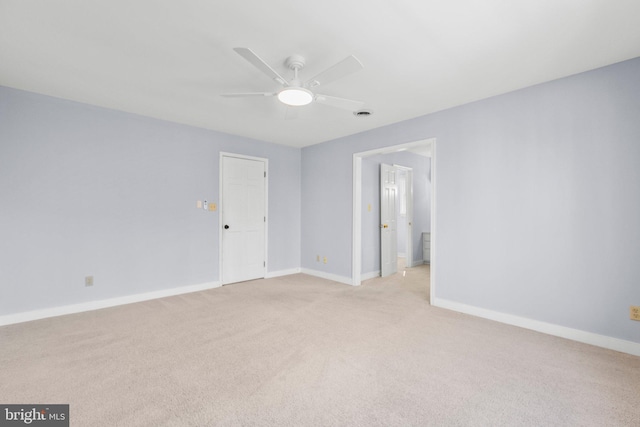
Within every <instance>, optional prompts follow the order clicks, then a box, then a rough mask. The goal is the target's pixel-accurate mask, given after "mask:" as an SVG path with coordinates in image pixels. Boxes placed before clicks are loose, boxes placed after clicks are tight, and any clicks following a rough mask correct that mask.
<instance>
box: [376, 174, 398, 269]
mask: <svg viewBox="0 0 640 427" xmlns="http://www.w3.org/2000/svg"><path fill="white" fill-rule="evenodd" d="M396 175H397V170H396V168H395V167H393V166H391V165H386V164H384V163H381V164H380V275H381V276H382V277H385V276H389V275H391V274H394V273H396V272H397V271H398V229H397V220H396V203H397V202H398V184H397V183H396Z"/></svg>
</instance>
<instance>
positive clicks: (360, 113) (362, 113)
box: [353, 110, 373, 117]
mask: <svg viewBox="0 0 640 427" xmlns="http://www.w3.org/2000/svg"><path fill="white" fill-rule="evenodd" d="M372 114H373V111H371V110H358V111H354V112H353V115H354V116H356V117H369V116H370V115H372Z"/></svg>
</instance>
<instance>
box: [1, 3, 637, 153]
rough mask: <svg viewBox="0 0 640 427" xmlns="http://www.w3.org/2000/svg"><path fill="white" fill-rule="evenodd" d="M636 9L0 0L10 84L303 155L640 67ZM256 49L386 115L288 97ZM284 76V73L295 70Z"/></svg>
mask: <svg viewBox="0 0 640 427" xmlns="http://www.w3.org/2000/svg"><path fill="white" fill-rule="evenodd" d="M639 22H640V1H637V0H528V1H526V0H521V1H516V0H482V1H480V0H457V1H456V0H422V1H418V0H393V1H387V0H363V1H355V0H324V1H321V2H306V1H299V0H268V1H267V0H244V1H241V0H237V1H222V0H206V1H205V0H181V1H175V0H103V1H86V0H58V1H41V0H0V85H3V86H9V87H14V88H18V89H24V90H28V91H33V92H37V93H42V94H46V95H52V96H56V97H60V98H66V99H71V100H75V101H80V102H86V103H89V104H94V105H99V106H103V107H108V108H112V109H117V110H122V111H128V112H132V113H137V114H142V115H145V116H149V117H155V118H160V119H164V120H170V121H173V122H178V123H185V124H189V125H194V126H199V127H203V128H208V129H214V130H218V131H222V132H228V133H232V134H237V135H243V136H247V137H252V138H256V139H260V140H265V141H271V142H276V143H280V144H286V145H291V146H296V147H303V146H307V145H311V144H315V143H319V142H323V141H327V140H331V139H334V138H337V137H341V136H346V135H350V134H353V133H357V132H361V131H364V130H367V129H372V128H375V127H379V126H383V125H386V124H390V123H394V122H398V121H401V120H405V119H408V118H412V117H416V116H420V115H424V114H427V113H431V112H434V111H439V110H442V109H446V108H449V107H453V106H455V105H460V104H464V103H467V102H470V101H474V100H478V99H482V98H486V97H489V96H493V95H497V94H500V93H505V92H508V91H512V90H514V89H518V88H522V87H526V86H530V85H533V84H536V83H541V82H545V81H549V80H552V79H556V78H559V77H563V76H567V75H571V74H575V73H579V72H582V71H586V70H590V69H594V68H598V67H601V66H604V65H608V64H612V63H615V62H619V61H622V60H626V59H630V58H634V57H638V56H640V24H639ZM234 47H249V48H251V49H252V50H254V51H255V52H256V53H257V54H258V55H260V56H261V57H262V58H263V59H264V60H265V61H267V62H268V63H269V64H270V65H271V66H272V67H273V68H274V69H275V70H277V71H278V72H279V73H281V74H283V75H285V76H287V77H289V76H290V74H288V72H289V70H288V69H287V68H286V67H285V65H284V60H285V59H286V58H287V57H288V56H290V55H292V54H301V55H303V56H304V57H306V59H307V65H306V68H305V69H303V70H302V72H301V75H302V77H303V80H304V79H305V78H309V77H311V76H313V75H315V74H316V73H318V72H319V71H322V70H323V69H325V68H327V67H328V66H330V65H333V64H334V63H336V62H338V61H340V60H342V59H343V58H344V57H346V56H347V55H350V54H353V55H355V56H356V57H357V58H358V59H359V60H360V61H361V62H362V63H363V65H364V69H363V70H361V71H359V72H357V73H355V74H352V75H350V76H348V77H345V78H343V79H341V80H339V81H336V82H333V83H330V84H328V85H327V86H326V87H323V89H322V92H323V93H325V94H327V95H334V96H339V97H344V98H350V99H355V100H360V101H363V102H364V103H365V104H364V108H367V109H371V110H373V112H374V115H372V116H370V117H367V118H362V117H355V116H354V115H353V114H351V113H350V112H349V111H343V110H339V109H334V108H331V107H327V106H325V105H318V104H311V105H309V106H306V107H298V108H299V109H300V110H299V114H298V118H297V119H294V120H285V107H284V105H282V104H279V101H278V100H277V99H276V98H273V97H271V98H267V97H262V98H243V99H239V98H223V97H220V96H219V95H220V94H221V93H225V92H261V91H273V90H276V89H277V87H278V86H277V84H276V83H275V82H274V81H272V80H270V79H269V78H268V77H266V76H265V75H263V74H261V73H260V71H258V70H257V69H256V68H254V67H253V66H252V65H251V64H249V63H248V62H247V61H246V60H244V59H243V58H242V57H241V56H239V55H238V54H236V53H235V52H234V51H233V48H234ZM285 73H286V74H285Z"/></svg>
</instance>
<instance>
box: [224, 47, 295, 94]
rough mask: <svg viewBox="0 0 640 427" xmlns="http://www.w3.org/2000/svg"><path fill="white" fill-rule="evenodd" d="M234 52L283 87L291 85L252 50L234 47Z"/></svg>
mask: <svg viewBox="0 0 640 427" xmlns="http://www.w3.org/2000/svg"><path fill="white" fill-rule="evenodd" d="M233 50H235V51H236V52H237V53H238V54H239V55H240V56H242V57H243V58H244V59H246V60H247V61H249V62H250V63H251V64H253V66H254V67H256V68H257V69H258V70H260V71H262V72H263V73H264V74H266V75H267V76H269V78H271V79H273V80H275V81H277V82H278V83H280V84H281V85H283V86H288V85H289V83H288V82H287V81H286V80H285V78H284V77H282V76H281V75H280V74H278V73H277V72H276V71H275V70H274V69H273V68H271V67H270V66H269V64H267V63H266V62H264V61H263V60H262V58H260V57H259V56H258V55H256V54H255V52H254V51H252V50H251V49H249V48H246V47H234V48H233Z"/></svg>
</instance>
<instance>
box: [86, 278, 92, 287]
mask: <svg viewBox="0 0 640 427" xmlns="http://www.w3.org/2000/svg"><path fill="white" fill-rule="evenodd" d="M84 285H85V286H93V276H86V277H85V278H84Z"/></svg>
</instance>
